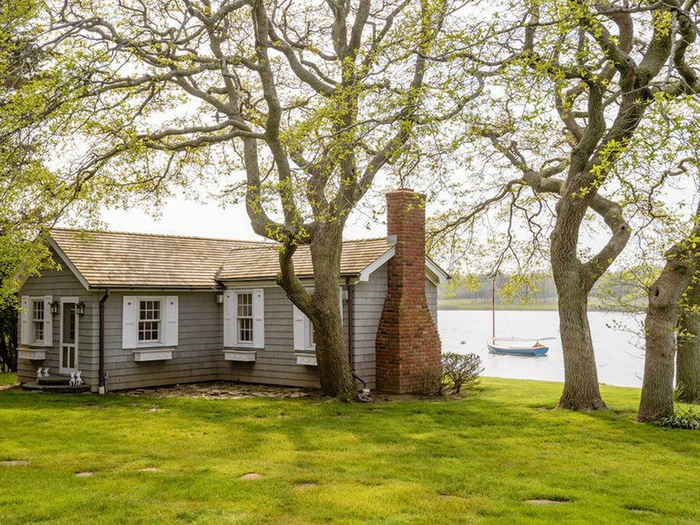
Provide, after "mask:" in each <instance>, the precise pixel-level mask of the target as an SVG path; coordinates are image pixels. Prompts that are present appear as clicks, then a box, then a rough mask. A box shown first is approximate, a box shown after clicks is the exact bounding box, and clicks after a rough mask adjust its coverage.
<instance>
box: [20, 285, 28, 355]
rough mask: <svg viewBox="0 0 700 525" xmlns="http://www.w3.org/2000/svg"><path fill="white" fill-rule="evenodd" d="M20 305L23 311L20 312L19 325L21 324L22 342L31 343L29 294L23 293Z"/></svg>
mask: <svg viewBox="0 0 700 525" xmlns="http://www.w3.org/2000/svg"><path fill="white" fill-rule="evenodd" d="M20 307H21V309H22V311H21V312H20V313H19V326H20V328H19V329H20V332H21V333H20V344H22V345H28V344H30V343H31V337H30V335H29V315H30V313H29V296H28V295H23V296H22V299H21V300H20Z"/></svg>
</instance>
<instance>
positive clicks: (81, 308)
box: [76, 301, 85, 316]
mask: <svg viewBox="0 0 700 525" xmlns="http://www.w3.org/2000/svg"><path fill="white" fill-rule="evenodd" d="M76 307H77V311H78V315H80V316H83V315H85V303H84V302H82V301H80V302H79V303H78V304H77V305H76Z"/></svg>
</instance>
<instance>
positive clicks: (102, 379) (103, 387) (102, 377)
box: [98, 288, 109, 394]
mask: <svg viewBox="0 0 700 525" xmlns="http://www.w3.org/2000/svg"><path fill="white" fill-rule="evenodd" d="M108 298H109V288H107V289H106V290H105V294H104V295H103V296H102V299H100V343H99V354H100V355H99V363H100V364H99V372H98V374H99V378H98V381H99V389H98V392H99V393H100V394H106V393H107V374H106V372H105V303H106V302H107V299H108Z"/></svg>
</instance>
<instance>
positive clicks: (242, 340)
mask: <svg viewBox="0 0 700 525" xmlns="http://www.w3.org/2000/svg"><path fill="white" fill-rule="evenodd" d="M236 297H237V299H238V300H237V301H236V303H237V304H236V341H237V342H238V343H239V344H253V326H254V324H255V321H254V320H253V292H240V293H237V294H236Z"/></svg>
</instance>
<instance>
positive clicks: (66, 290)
mask: <svg viewBox="0 0 700 525" xmlns="http://www.w3.org/2000/svg"><path fill="white" fill-rule="evenodd" d="M19 295H20V296H23V295H28V296H40V297H43V296H45V295H52V296H53V299H54V300H56V299H58V300H59V301H60V299H61V297H78V299H79V300H80V301H83V302H84V303H85V315H83V316H82V317H79V318H78V365H79V368H80V370H82V371H83V379H84V380H85V381H86V382H87V383H90V384H94V383H96V381H97V354H96V353H95V349H96V344H95V342H96V341H97V339H96V338H97V333H98V329H99V326H98V312H97V301H99V298H97V299H96V297H97V296H96V295H95V294H94V293H90V292H88V291H87V290H85V288H84V287H83V285H82V284H80V282H79V281H78V279H76V277H75V276H74V275H73V274H72V273H71V272H70V271H69V270H66V269H62V270H46V271H44V272H42V274H41V277H30V278H29V279H28V280H27V282H25V283H24V285H23V286H22V288H21V289H20V292H19ZM46 315H52V314H51V312H50V311H47V312H46ZM18 324H19V330H18V331H19V332H21V330H22V323H20V322H19V319H18ZM52 325H53V326H52V328H53V345H52V346H51V347H46V360H44V361H30V360H27V359H20V360H19V362H18V363H17V365H18V366H17V368H18V373H17V376H18V379H19V381H20V382H21V383H27V382H31V381H34V380H35V379H36V369H37V367H39V366H43V367H48V368H49V372H50V373H52V374H56V373H58V367H59V351H60V342H61V333H60V332H61V316H60V314H59V315H53V316H52ZM18 337H19V341H21V340H22V336H21V333H20V334H19V335H18ZM20 346H21V345H20Z"/></svg>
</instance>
